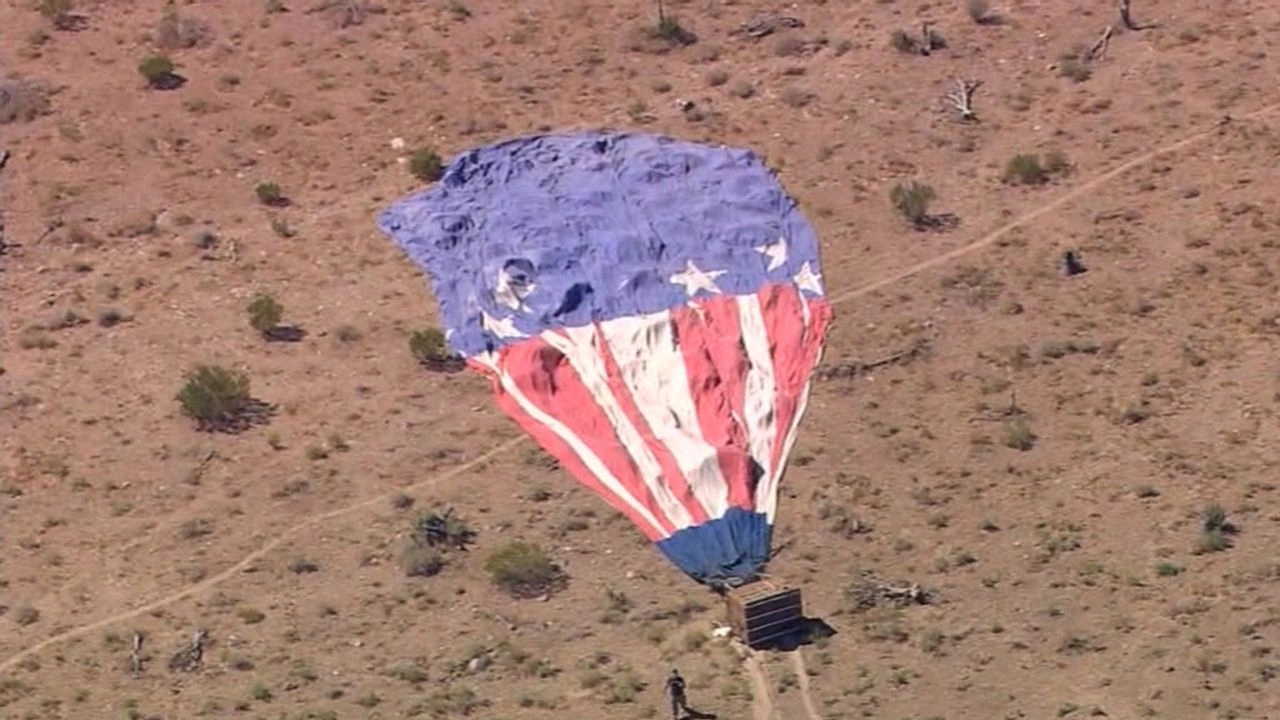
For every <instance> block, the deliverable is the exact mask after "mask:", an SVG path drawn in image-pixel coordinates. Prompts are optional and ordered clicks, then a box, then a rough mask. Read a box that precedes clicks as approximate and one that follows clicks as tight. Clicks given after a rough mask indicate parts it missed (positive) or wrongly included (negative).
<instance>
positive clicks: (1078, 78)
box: [1058, 57, 1093, 82]
mask: <svg viewBox="0 0 1280 720" xmlns="http://www.w3.org/2000/svg"><path fill="white" fill-rule="evenodd" d="M1058 74H1059V75H1061V76H1062V77H1064V78H1068V79H1070V80H1072V81H1074V82H1084V81H1085V80H1088V79H1089V77H1090V76H1091V75H1093V71H1092V70H1090V69H1089V66H1088V65H1086V64H1084V62H1082V61H1081V60H1080V59H1078V58H1074V57H1068V58H1063V59H1062V61H1061V62H1060V63H1059V64H1058Z"/></svg>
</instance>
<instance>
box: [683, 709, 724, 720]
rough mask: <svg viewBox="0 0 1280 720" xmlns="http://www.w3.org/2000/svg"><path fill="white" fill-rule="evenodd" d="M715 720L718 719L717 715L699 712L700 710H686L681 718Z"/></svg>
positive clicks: (686, 719)
mask: <svg viewBox="0 0 1280 720" xmlns="http://www.w3.org/2000/svg"><path fill="white" fill-rule="evenodd" d="M715 719H716V714H715V713H704V712H699V711H698V710H694V709H693V708H685V709H684V715H682V716H681V720H715Z"/></svg>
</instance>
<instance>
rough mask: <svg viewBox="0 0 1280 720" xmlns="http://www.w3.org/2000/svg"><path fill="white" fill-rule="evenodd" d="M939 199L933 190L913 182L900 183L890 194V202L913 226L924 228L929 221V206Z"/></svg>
mask: <svg viewBox="0 0 1280 720" xmlns="http://www.w3.org/2000/svg"><path fill="white" fill-rule="evenodd" d="M936 197H937V194H936V193H934V191H933V188H932V187H930V186H928V185H925V184H924V183H919V182H916V181H915V180H912V181H911V182H909V183H906V184H905V185H904V184H902V183H898V184H897V185H894V186H893V190H891V191H890V192H889V202H891V203H893V207H894V208H896V209H897V211H898V212H899V213H901V214H902V216H903V217H905V218H906V219H907V220H908V221H909V222H910V223H911V224H912V225H915V226H916V227H924V225H925V224H926V223H927V222H928V220H929V204H930V203H932V202H933V200H934V199H935V198H936Z"/></svg>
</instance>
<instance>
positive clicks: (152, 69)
mask: <svg viewBox="0 0 1280 720" xmlns="http://www.w3.org/2000/svg"><path fill="white" fill-rule="evenodd" d="M173 70H174V65H173V61H172V60H170V59H169V58H168V57H166V56H164V55H150V56H148V57H145V58H143V59H142V62H140V63H138V72H139V73H141V74H142V77H144V78H146V79H147V83H149V84H150V85H151V87H156V88H159V87H165V86H166V85H167V84H168V83H170V82H172V79H173V77H174V75H173Z"/></svg>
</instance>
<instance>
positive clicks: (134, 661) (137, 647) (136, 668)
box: [129, 630, 142, 677]
mask: <svg viewBox="0 0 1280 720" xmlns="http://www.w3.org/2000/svg"><path fill="white" fill-rule="evenodd" d="M129 665H130V667H131V668H132V669H133V675H134V677H137V676H138V675H140V674H141V673H142V633H140V632H138V631H137V630H134V631H133V648H132V649H131V650H130V651H129Z"/></svg>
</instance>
